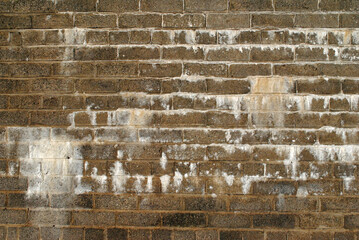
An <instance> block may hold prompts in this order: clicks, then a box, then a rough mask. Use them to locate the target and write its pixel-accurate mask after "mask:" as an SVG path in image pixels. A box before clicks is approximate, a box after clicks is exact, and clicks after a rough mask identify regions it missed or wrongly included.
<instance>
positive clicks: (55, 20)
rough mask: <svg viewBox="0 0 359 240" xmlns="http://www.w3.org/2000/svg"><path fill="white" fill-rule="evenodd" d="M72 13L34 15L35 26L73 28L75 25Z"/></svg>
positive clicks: (33, 25)
mask: <svg viewBox="0 0 359 240" xmlns="http://www.w3.org/2000/svg"><path fill="white" fill-rule="evenodd" d="M73 25H74V23H73V16H72V14H52V15H34V16H33V17H32V27H33V28H45V29H48V28H71V27H73Z"/></svg>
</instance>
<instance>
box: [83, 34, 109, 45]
mask: <svg viewBox="0 0 359 240" xmlns="http://www.w3.org/2000/svg"><path fill="white" fill-rule="evenodd" d="M108 36H109V32H108V31H89V32H87V34H86V43H88V44H94V45H106V44H108Z"/></svg>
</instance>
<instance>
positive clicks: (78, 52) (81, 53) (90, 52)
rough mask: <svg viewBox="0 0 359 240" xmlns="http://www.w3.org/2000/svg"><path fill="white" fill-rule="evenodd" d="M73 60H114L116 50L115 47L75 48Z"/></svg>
mask: <svg viewBox="0 0 359 240" xmlns="http://www.w3.org/2000/svg"><path fill="white" fill-rule="evenodd" d="M74 58H75V60H82V61H92V60H115V59H116V58H117V48H115V47H91V48H87V47H85V48H76V49H75V57H74Z"/></svg>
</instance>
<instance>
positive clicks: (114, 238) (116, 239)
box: [107, 228, 128, 240]
mask: <svg viewBox="0 0 359 240" xmlns="http://www.w3.org/2000/svg"><path fill="white" fill-rule="evenodd" d="M127 236H128V231H127V229H120V228H109V229H107V239H108V240H122V239H123V240H126V239H127Z"/></svg>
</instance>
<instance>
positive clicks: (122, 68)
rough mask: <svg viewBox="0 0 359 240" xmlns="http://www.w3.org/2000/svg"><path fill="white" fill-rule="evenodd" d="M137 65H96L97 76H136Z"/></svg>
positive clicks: (121, 63)
mask: <svg viewBox="0 0 359 240" xmlns="http://www.w3.org/2000/svg"><path fill="white" fill-rule="evenodd" d="M137 72H138V65H137V64H136V63H125V62H116V63H105V64H98V65H97V74H98V75H99V76H136V75H137Z"/></svg>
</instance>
